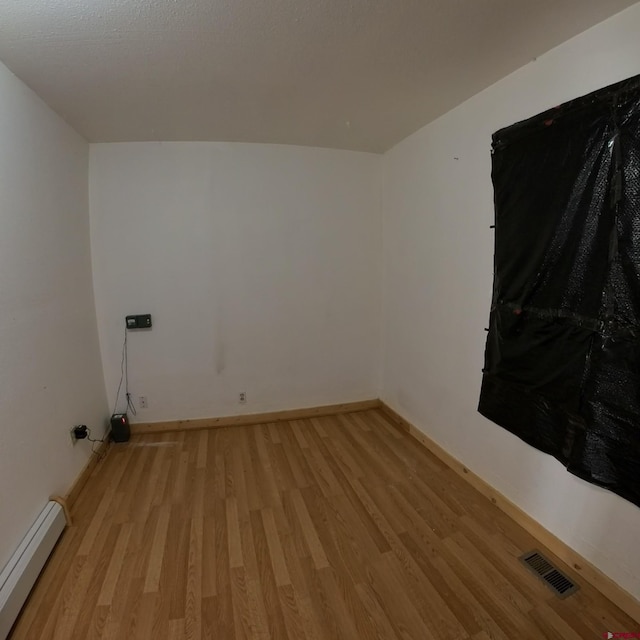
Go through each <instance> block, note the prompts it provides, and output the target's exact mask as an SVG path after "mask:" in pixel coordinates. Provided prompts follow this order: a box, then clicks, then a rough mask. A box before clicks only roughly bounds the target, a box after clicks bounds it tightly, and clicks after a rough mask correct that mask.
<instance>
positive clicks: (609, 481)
mask: <svg viewBox="0 0 640 640" xmlns="http://www.w3.org/2000/svg"><path fill="white" fill-rule="evenodd" d="M492 176H493V184H494V193H495V266H494V287H493V302H492V308H491V319H490V324H489V334H488V338H487V346H486V354H485V368H484V376H483V383H482V391H481V396H480V405H479V411H480V413H482V414H483V415H484V416H486V417H487V418H489V419H490V420H492V421H494V422H496V423H497V424H499V425H500V426H502V427H504V428H505V429H508V430H509V431H511V432H512V433H514V434H516V435H517V436H519V437H520V438H522V439H523V440H524V441H526V442H528V443H529V444H531V445H533V446H534V447H536V448H538V449H540V450H542V451H544V452H546V453H549V454H551V455H553V456H555V457H556V458H557V459H558V460H560V461H561V462H562V463H563V464H564V465H565V466H566V467H567V469H568V470H569V471H570V472H571V473H574V474H576V475H577V476H580V477H581V478H584V479H585V480H588V481H590V482H593V483H595V484H597V485H600V486H602V487H606V488H608V489H610V490H611V491H615V492H616V493H618V494H619V495H621V496H623V497H624V498H626V499H628V500H630V501H631V502H634V503H635V504H636V505H639V506H640V480H639V478H640V473H639V472H640V76H637V77H635V78H632V79H630V80H627V81H624V82H621V83H618V84H616V85H613V86H611V87H607V88H606V89H603V90H601V91H596V92H595V93H592V94H590V95H588V96H585V97H583V98H579V99H577V100H573V101H571V102H568V103H566V104H564V105H562V106H560V107H557V108H555V109H551V110H549V111H547V112H545V113H543V114H540V115H538V116H535V117H533V118H531V119H529V120H526V121H524V122H520V123H518V124H515V125H513V126H511V127H508V128H506V129H502V130H501V131H498V132H497V133H495V134H494V136H493V171H492Z"/></svg>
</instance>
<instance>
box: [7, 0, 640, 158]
mask: <svg viewBox="0 0 640 640" xmlns="http://www.w3.org/2000/svg"><path fill="white" fill-rule="evenodd" d="M634 2H635V0H0V60H2V61H3V62H4V63H5V64H6V65H7V66H8V67H9V68H10V69H11V70H12V71H13V72H14V73H15V74H16V75H17V76H19V77H20V78H21V79H22V80H24V82H26V83H27V84H28V85H29V86H30V87H31V88H33V89H34V90H35V91H36V92H37V93H38V94H39V95H40V96H41V97H42V98H43V99H44V100H45V101H46V102H47V103H48V104H49V105H50V106H51V107H52V108H53V109H54V110H56V111H57V112H58V113H59V114H60V115H61V116H62V117H64V118H65V119H66V120H67V121H68V122H69V123H70V124H71V125H72V126H73V127H75V128H76V129H77V130H78V131H79V132H80V133H81V134H83V135H84V136H85V137H86V138H87V139H88V140H90V141H92V142H107V141H110V142H116V141H125V140H129V141H130V140H225V141H244V142H274V143H283V144H300V145H313V146H322V147H335V148H341V149H356V150H363V151H375V152H381V151H385V150H386V149H388V148H389V147H391V146H393V145H394V144H395V143H397V142H399V141H400V140H402V139H403V138H404V137H406V136H407V135H409V134H410V133H412V132H413V131H415V130H417V129H419V128H420V127H421V126H423V125H424V124H426V123H427V122H429V121H431V120H433V119H434V118H436V117H437V116H438V115H440V114H442V113H444V112H446V111H447V110H449V109H450V108H452V107H453V106H455V105H456V104H459V103H460V102H462V101H463V100H464V99H466V98H468V97H470V96H472V95H473V94H475V93H477V92H478V91H480V90H481V89H483V88H485V87H487V86H488V85H490V84H492V83H493V82H495V81H496V80H498V79H499V78H501V77H503V76H504V75H506V74H508V73H509V72H511V71H513V70H515V69H517V68H518V67H520V66H522V65H523V64H526V63H527V62H529V61H530V60H531V59H532V58H534V57H535V56H537V55H540V54H541V53H543V52H545V51H547V50H549V49H550V48H552V47H553V46H555V45H557V44H559V43H561V42H563V41H564V40H567V39H568V38H570V37H571V36H573V35H576V34H578V33H580V32H581V31H584V30H585V29H587V28H588V27H590V26H592V25H594V24H596V23H598V22H600V21H601V20H603V19H605V18H607V17H609V16H610V15H613V14H614V13H617V12H618V11H620V10H622V9H624V8H626V7H628V6H630V5H632V4H634Z"/></svg>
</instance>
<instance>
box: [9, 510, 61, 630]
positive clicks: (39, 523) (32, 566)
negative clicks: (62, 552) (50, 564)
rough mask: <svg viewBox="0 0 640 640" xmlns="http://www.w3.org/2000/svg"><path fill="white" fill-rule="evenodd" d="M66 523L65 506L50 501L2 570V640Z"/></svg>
mask: <svg viewBox="0 0 640 640" xmlns="http://www.w3.org/2000/svg"><path fill="white" fill-rule="evenodd" d="M65 526H66V519H65V515H64V510H63V509H62V506H61V505H60V504H58V503H57V502H53V501H50V502H48V503H47V505H46V507H45V508H44V509H43V510H42V513H41V514H40V515H39V516H38V518H37V520H36V521H35V522H34V523H33V526H32V527H31V528H30V529H29V531H28V532H27V535H26V536H25V537H24V539H23V540H22V542H21V543H20V546H19V547H18V548H17V549H16V552H15V553H14V554H13V556H11V558H10V560H9V562H8V563H7V566H6V567H5V568H4V569H3V570H2V573H0V640H6V638H7V637H8V635H9V632H10V631H11V628H12V627H13V624H14V622H15V621H16V618H17V617H18V614H19V613H20V610H21V609H22V606H23V605H24V603H25V601H26V599H27V597H28V596H29V593H30V591H31V589H32V588H33V585H34V584H35V582H36V580H37V579H38V576H39V575H40V572H41V571H42V568H43V567H44V565H45V563H46V562H47V559H48V558H49V555H50V554H51V552H52V551H53V548H54V547H55V545H56V542H57V541H58V538H60V536H61V535H62V532H63V531H64V528H65Z"/></svg>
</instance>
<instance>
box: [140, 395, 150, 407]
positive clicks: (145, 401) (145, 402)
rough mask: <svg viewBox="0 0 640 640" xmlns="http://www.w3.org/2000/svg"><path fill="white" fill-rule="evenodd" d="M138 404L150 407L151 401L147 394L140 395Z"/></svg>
mask: <svg viewBox="0 0 640 640" xmlns="http://www.w3.org/2000/svg"><path fill="white" fill-rule="evenodd" d="M138 406H139V407H140V408H141V409H148V408H149V402H148V401H147V396H140V397H139V398H138Z"/></svg>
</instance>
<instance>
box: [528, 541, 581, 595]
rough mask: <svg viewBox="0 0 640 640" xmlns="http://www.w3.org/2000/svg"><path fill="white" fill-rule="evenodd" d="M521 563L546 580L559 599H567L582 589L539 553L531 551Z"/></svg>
mask: <svg viewBox="0 0 640 640" xmlns="http://www.w3.org/2000/svg"><path fill="white" fill-rule="evenodd" d="M520 562H522V563H523V564H524V566H525V567H527V569H529V570H530V571H532V572H533V573H535V575H537V576H538V577H539V578H541V579H542V580H544V581H545V583H546V584H547V585H548V586H549V587H550V588H551V590H552V591H553V592H554V593H555V594H556V595H557V596H558V597H559V598H566V597H568V596H570V595H571V594H572V593H575V592H576V591H577V590H578V589H579V588H580V587H579V586H578V585H577V584H574V583H573V582H571V580H569V578H567V576H565V575H564V573H562V571H560V570H559V569H558V568H557V567H554V566H553V565H552V564H551V562H549V560H547V559H546V558H545V557H544V556H543V555H542V554H541V553H540V552H539V551H529V552H527V553H525V554H523V555H521V556H520Z"/></svg>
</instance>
